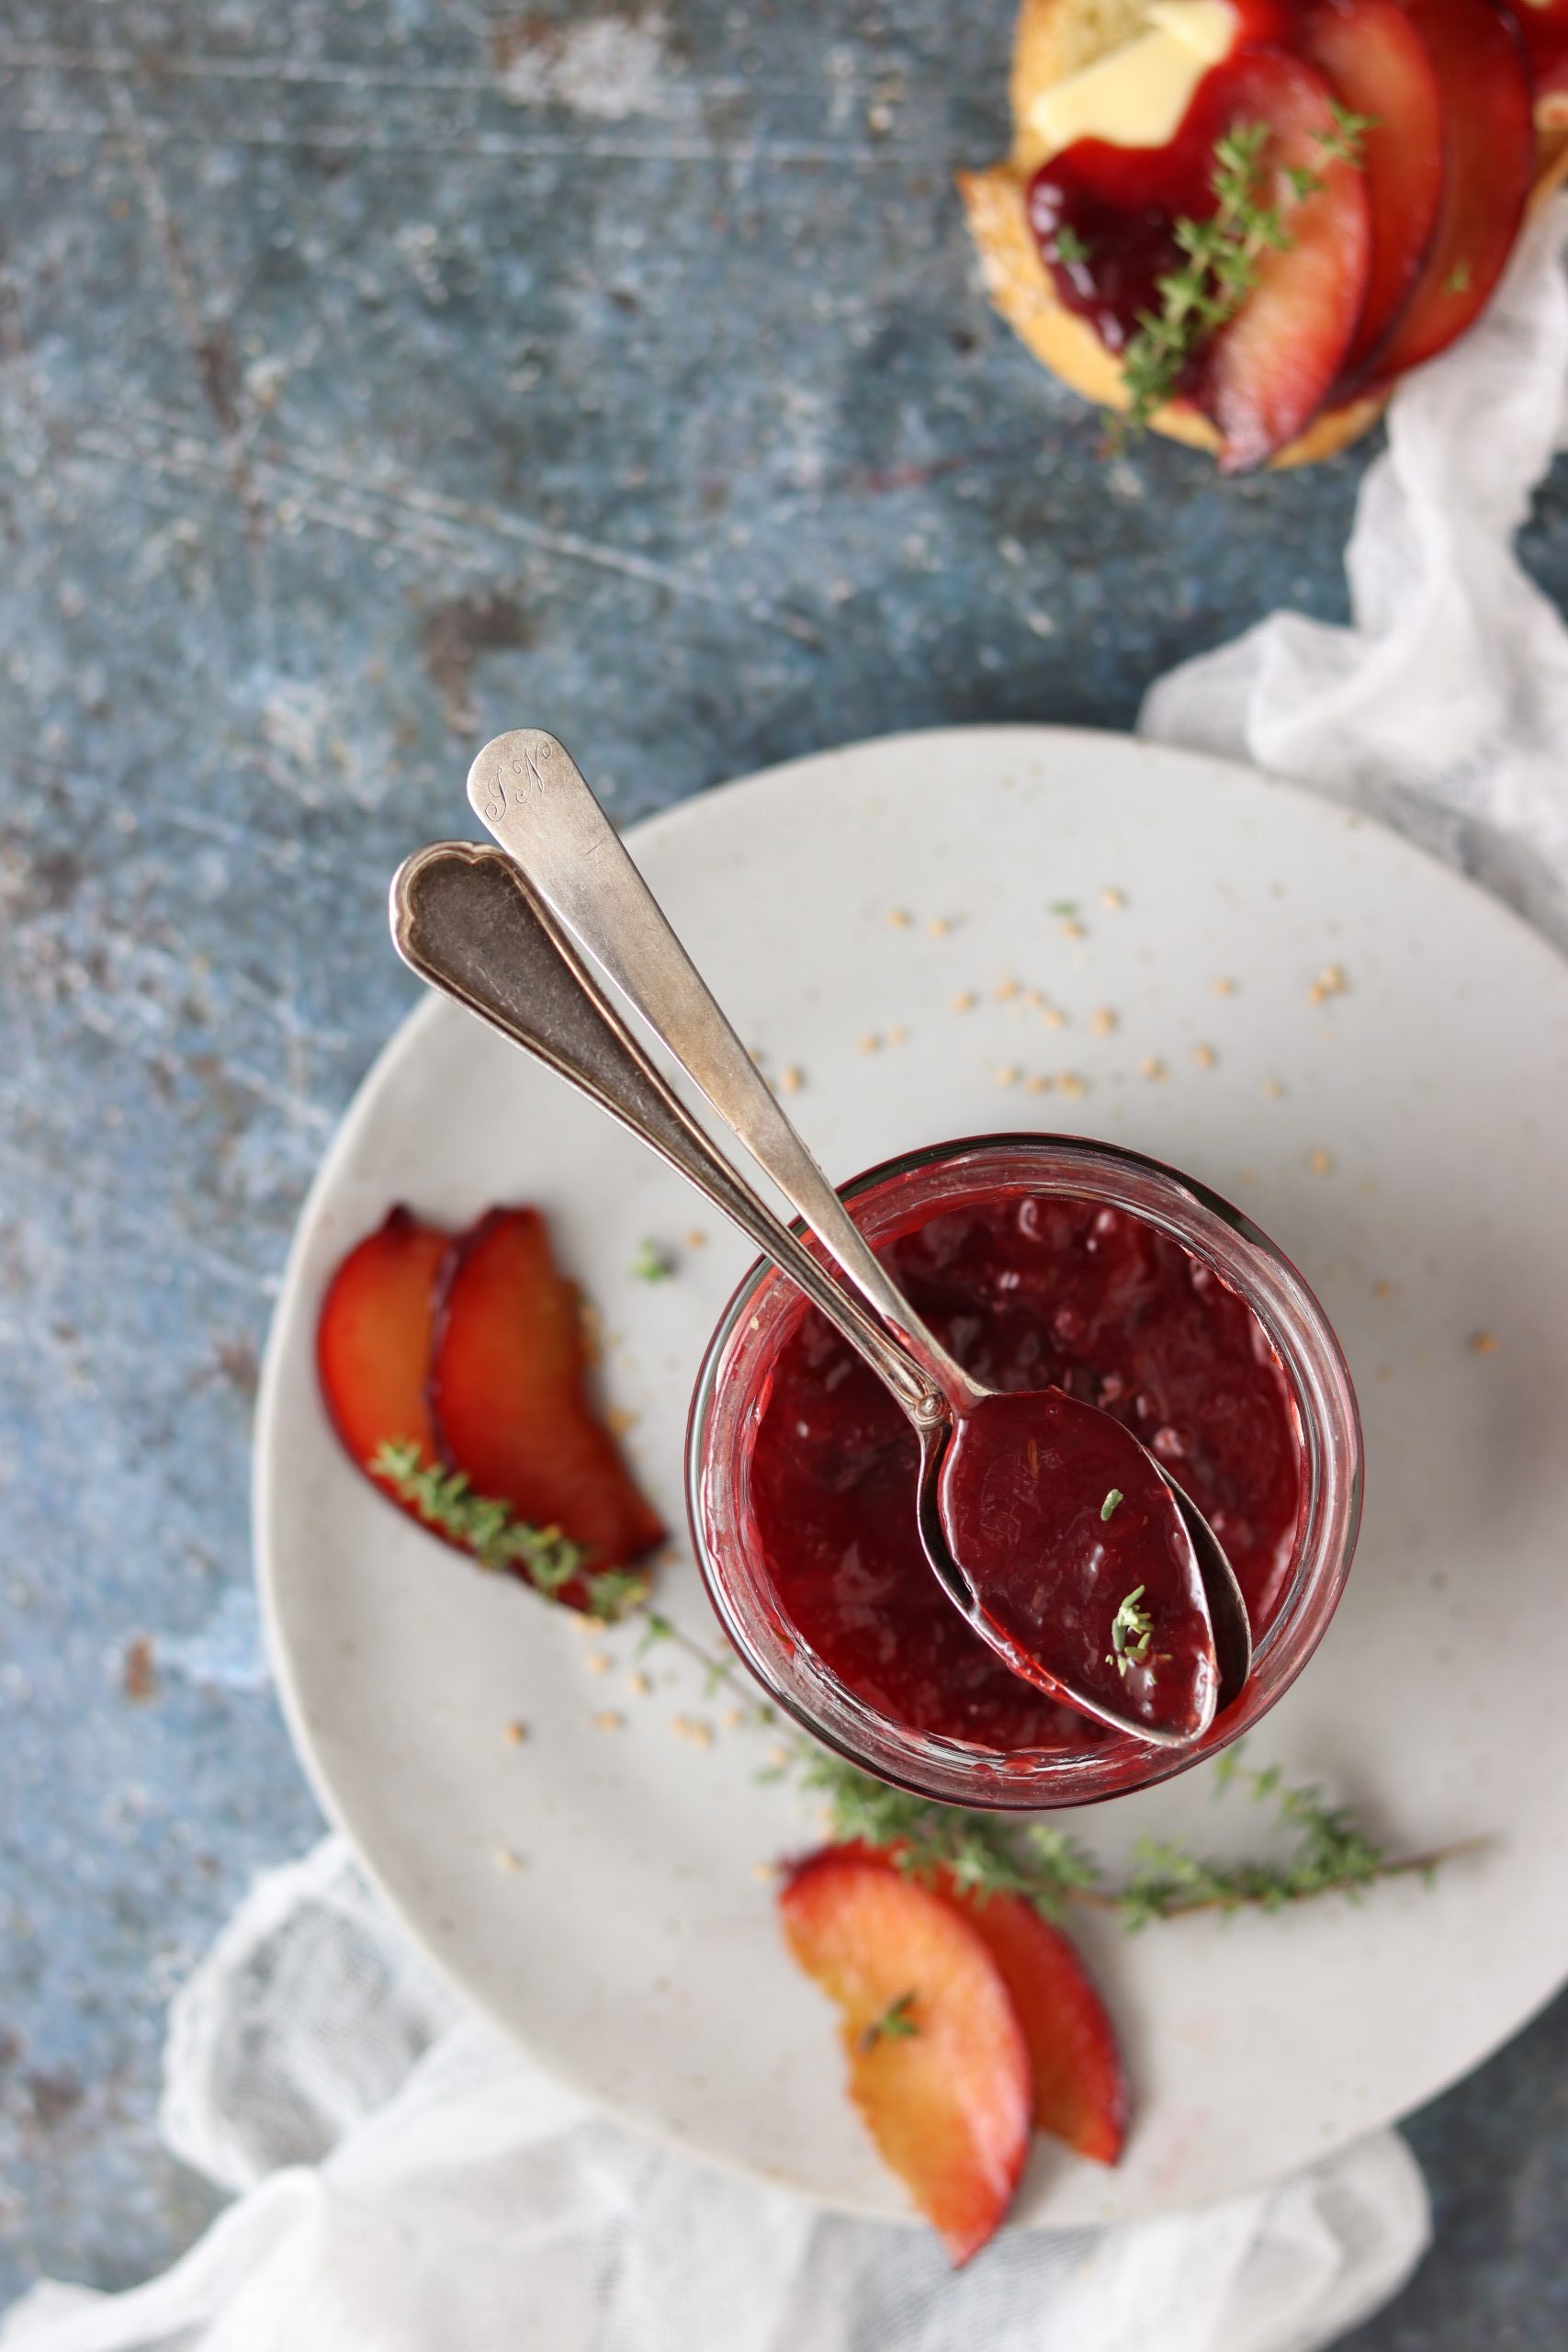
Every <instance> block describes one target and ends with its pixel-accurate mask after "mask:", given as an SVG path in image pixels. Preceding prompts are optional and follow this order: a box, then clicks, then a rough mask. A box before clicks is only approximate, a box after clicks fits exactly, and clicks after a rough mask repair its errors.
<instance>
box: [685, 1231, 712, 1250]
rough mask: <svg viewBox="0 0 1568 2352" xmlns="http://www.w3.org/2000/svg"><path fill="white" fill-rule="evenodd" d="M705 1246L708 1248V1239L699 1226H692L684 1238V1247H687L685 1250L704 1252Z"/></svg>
mask: <svg viewBox="0 0 1568 2352" xmlns="http://www.w3.org/2000/svg"><path fill="white" fill-rule="evenodd" d="M707 1246H708V1238H707V1235H706V1234H705V1232H704V1231H703V1229H702V1227H701V1226H700V1225H694V1226H693V1227H692V1229H691V1231H690V1233H688V1234H687V1236H686V1247H687V1249H688V1250H705V1249H706V1248H707Z"/></svg>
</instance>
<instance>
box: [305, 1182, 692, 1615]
mask: <svg viewBox="0 0 1568 2352" xmlns="http://www.w3.org/2000/svg"><path fill="white" fill-rule="evenodd" d="M316 1366H317V1372H318V1374H319V1377H320V1381H321V1394H322V1397H324V1399H325V1402H326V1407H327V1410H328V1413H329V1415H330V1416H331V1419H332V1423H333V1428H334V1430H336V1432H337V1435H338V1437H339V1439H340V1440H341V1442H342V1443H343V1446H344V1451H345V1452H346V1453H347V1454H348V1455H349V1457H350V1459H351V1460H352V1461H353V1462H354V1463H355V1464H356V1465H357V1467H358V1468H359V1469H361V1470H362V1471H364V1473H365V1474H366V1476H367V1477H370V1478H373V1479H374V1480H375V1481H376V1484H377V1485H378V1487H381V1488H382V1489H383V1491H384V1492H387V1493H389V1494H390V1495H391V1496H392V1498H393V1499H394V1500H395V1501H397V1502H399V1503H400V1504H401V1505H402V1507H403V1509H404V1510H408V1511H409V1512H410V1513H411V1514H412V1516H413V1517H414V1518H416V1519H418V1520H419V1521H421V1523H422V1524H423V1525H424V1526H427V1527H429V1528H430V1529H431V1531H432V1532H434V1533H435V1534H438V1535H444V1536H446V1539H447V1540H448V1541H449V1542H454V1543H457V1544H460V1545H462V1546H463V1547H464V1548H466V1549H468V1550H475V1551H477V1552H479V1555H480V1557H481V1558H485V1557H486V1554H487V1548H488V1549H489V1550H490V1551H491V1553H493V1552H494V1541H493V1539H494V1537H495V1536H497V1535H500V1534H502V1533H509V1534H510V1535H511V1536H512V1537H513V1541H512V1542H511V1544H510V1546H509V1547H503V1553H502V1555H496V1556H494V1557H492V1558H491V1560H490V1562H489V1564H491V1565H496V1564H504V1565H505V1566H509V1567H511V1568H513V1571H514V1572H515V1573H516V1574H518V1575H519V1576H521V1577H523V1578H524V1580H525V1581H526V1582H532V1583H534V1584H536V1586H538V1587H539V1588H540V1589H545V1590H547V1591H548V1593H549V1597H550V1598H551V1599H552V1600H561V1601H564V1602H565V1603H566V1604H567V1605H568V1606H569V1607H570V1608H575V1609H585V1610H592V1609H594V1608H595V1607H596V1606H597V1603H596V1599H595V1595H596V1592H602V1591H603V1589H604V1588H603V1584H602V1580H603V1579H604V1577H612V1576H615V1574H617V1573H619V1572H621V1571H624V1570H626V1569H628V1568H630V1567H631V1566H632V1565H633V1563H634V1562H636V1561H638V1560H640V1559H641V1558H643V1556H644V1555H646V1554H647V1553H649V1552H650V1551H651V1550H652V1549H653V1548H654V1546H655V1545H656V1544H660V1543H661V1542H662V1540H663V1536H664V1527H663V1523H662V1521H660V1518H659V1516H658V1514H657V1512H655V1511H654V1510H652V1509H651V1508H650V1507H649V1504H648V1503H647V1502H646V1501H645V1500H644V1498H643V1497H642V1495H641V1494H640V1493H639V1491H638V1489H637V1484H636V1482H635V1480H634V1479H633V1478H632V1476H631V1474H630V1472H629V1471H628V1470H627V1468H626V1464H625V1462H624V1461H623V1460H622V1458H621V1455H620V1453H619V1450H618V1448H617V1446H616V1444H615V1439H614V1437H613V1436H612V1435H611V1433H610V1431H609V1430H607V1429H606V1428H605V1427H604V1423H603V1422H602V1421H601V1420H600V1419H598V1417H597V1415H596V1414H595V1412H594V1410H593V1408H592V1402H591V1400H590V1397H589V1394H588V1350H587V1346H586V1343H585V1341H584V1338H583V1329H582V1315H581V1301H580V1299H579V1297H578V1294H577V1290H576V1288H575V1286H574V1285H573V1284H572V1283H570V1282H568V1281H567V1280H566V1279H565V1277H564V1276H563V1275H562V1274H561V1273H560V1272H559V1271H558V1268H557V1266H556V1263H555V1260H554V1257H553V1255H552V1253H551V1250H550V1243H549V1235H548V1232H547V1227H546V1225H545V1220H544V1217H543V1216H542V1215H541V1214H540V1212H539V1211H538V1210H537V1209H535V1208H506V1209H492V1210H491V1212H490V1214H489V1215H488V1216H483V1217H481V1218H479V1221H478V1223H477V1224H475V1225H473V1226H471V1227H469V1228H468V1231H467V1232H465V1233H460V1234H456V1235H453V1234H448V1233H446V1232H443V1231H441V1230H440V1229H438V1228H437V1227H434V1226H431V1225H424V1224H422V1223H420V1221H419V1220H418V1219H417V1218H416V1217H414V1216H412V1215H411V1214H410V1212H409V1211H408V1210H407V1209H405V1208H394V1209H393V1210H392V1211H391V1213H390V1215H389V1216H388V1217H387V1218H386V1219H385V1221H384V1222H383V1223H382V1224H381V1225H379V1226H378V1227H377V1228H376V1230H375V1232H374V1233H370V1234H367V1236H366V1237H365V1238H364V1239H363V1240H362V1241H360V1242H357V1243H356V1244H355V1247H354V1248H353V1249H352V1250H350V1251H349V1252H348V1254H347V1256H346V1257H344V1259H343V1261H341V1263H340V1264H339V1266H338V1268H337V1271H336V1272H335V1273H334V1274H333V1278H332V1281H331V1282H330V1283H329V1284H328V1285H327V1290H326V1295H325V1296H324V1298H323V1299H322V1302H321V1314H320V1317H319V1319H318V1322H317V1327H316ZM392 1457H396V1458H397V1459H399V1460H400V1461H401V1462H402V1463H403V1464H406V1465H407V1475H404V1476H393V1475H392V1472H391V1470H390V1468H389V1460H390V1459H391V1458H392ZM432 1472H436V1473H445V1474H446V1483H445V1486H444V1487H443V1489H442V1496H443V1498H445V1499H446V1501H447V1502H448V1503H449V1504H450V1506H451V1507H450V1508H449V1509H446V1510H439V1509H437V1507H436V1505H437V1497H436V1495H435V1492H434V1488H433V1487H432V1485H431V1482H430V1476H429V1474H430V1473H432ZM477 1512H482V1514H483V1515H482V1516H478V1517H477V1516H476V1513H477ZM485 1530H489V1531H491V1539H492V1541H491V1545H490V1546H489V1547H487V1546H486V1544H483V1543H481V1542H478V1541H476V1537H477V1536H478V1535H479V1533H481V1532H483V1531H485ZM529 1531H536V1532H537V1533H538V1534H539V1536H540V1537H541V1538H547V1539H549V1541H550V1544H551V1545H552V1547H553V1548H552V1549H551V1551H550V1553H549V1555H548V1556H549V1557H550V1558H551V1559H553V1560H554V1561H555V1562H556V1563H557V1564H559V1563H561V1562H562V1561H563V1560H565V1559H567V1558H568V1557H569V1556H570V1559H571V1561H572V1563H573V1569H574V1572H573V1573H571V1574H570V1575H566V1574H565V1573H564V1571H563V1572H561V1573H560V1574H559V1575H558V1577H556V1578H547V1577H545V1576H544V1575H543V1574H542V1573H540V1571H539V1566H538V1563H539V1561H540V1560H541V1559H542V1558H544V1557H545V1556H546V1555H545V1554H543V1553H542V1552H541V1551H540V1550H539V1548H538V1546H537V1545H530V1544H528V1543H527V1541H526V1540H525V1539H526V1537H527V1534H528V1532H529ZM563 1545H564V1546H567V1547H570V1555H569V1554H568V1553H567V1551H565V1550H564V1549H563ZM596 1580H600V1581H598V1582H596Z"/></svg>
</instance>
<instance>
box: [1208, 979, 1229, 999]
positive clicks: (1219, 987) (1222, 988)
mask: <svg viewBox="0 0 1568 2352" xmlns="http://www.w3.org/2000/svg"><path fill="white" fill-rule="evenodd" d="M1209 993H1210V995H1211V996H1235V981H1234V980H1230V979H1225V978H1220V979H1217V980H1216V981H1215V982H1214V984H1213V988H1212V989H1210V991H1209Z"/></svg>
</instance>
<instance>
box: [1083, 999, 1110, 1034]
mask: <svg viewBox="0 0 1568 2352" xmlns="http://www.w3.org/2000/svg"><path fill="white" fill-rule="evenodd" d="M1089 1027H1090V1028H1091V1029H1092V1030H1093V1032H1094V1034H1095V1035H1096V1036H1097V1037H1113V1036H1114V1035H1115V1034H1116V1015H1115V1014H1114V1012H1111V1007H1110V1006H1109V1005H1108V1004H1101V1005H1097V1006H1096V1007H1095V1009H1094V1011H1093V1012H1091V1013H1090V1014H1089Z"/></svg>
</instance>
